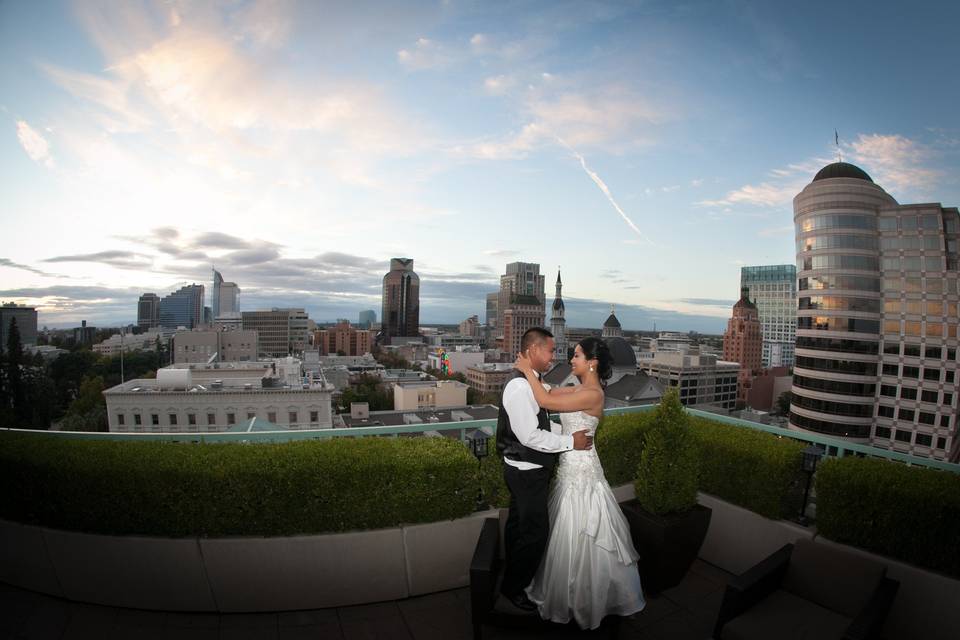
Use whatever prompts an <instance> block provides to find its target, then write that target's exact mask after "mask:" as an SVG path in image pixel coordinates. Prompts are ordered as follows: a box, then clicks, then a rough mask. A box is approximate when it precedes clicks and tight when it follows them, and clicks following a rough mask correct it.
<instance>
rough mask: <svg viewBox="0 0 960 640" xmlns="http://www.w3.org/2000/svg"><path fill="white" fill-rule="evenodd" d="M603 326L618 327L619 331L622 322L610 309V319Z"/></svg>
mask: <svg viewBox="0 0 960 640" xmlns="http://www.w3.org/2000/svg"><path fill="white" fill-rule="evenodd" d="M603 326H605V327H616V328H617V329H619V328H620V321H619V320H617V316H615V315H614V313H613V309H610V317H608V318H607V319H606V321H605V322H604V323H603Z"/></svg>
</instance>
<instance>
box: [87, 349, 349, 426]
mask: <svg viewBox="0 0 960 640" xmlns="http://www.w3.org/2000/svg"><path fill="white" fill-rule="evenodd" d="M103 393H104V396H105V397H106V401H107V417H108V424H109V429H110V431H120V432H124V431H132V432H154V433H156V432H164V433H168V432H172V433H180V432H217V431H227V430H229V429H230V428H231V427H234V426H235V425H237V424H240V423H242V422H245V421H250V420H252V419H254V418H258V419H260V420H266V421H267V422H270V423H272V424H274V425H277V426H278V427H279V428H283V429H329V428H332V427H333V416H332V412H331V406H330V405H331V403H330V399H331V395H332V393H333V385H330V384H327V383H325V382H323V381H322V380H317V379H315V378H308V377H302V375H301V367H300V361H299V360H297V359H295V358H281V359H278V360H274V361H265V362H241V363H218V364H211V365H178V366H173V367H167V368H164V369H160V370H159V371H158V372H157V377H156V379H142V378H141V379H137V380H130V381H129V382H126V383H124V384H120V385H117V386H115V387H112V388H110V389H107V390H106V391H104V392H103Z"/></svg>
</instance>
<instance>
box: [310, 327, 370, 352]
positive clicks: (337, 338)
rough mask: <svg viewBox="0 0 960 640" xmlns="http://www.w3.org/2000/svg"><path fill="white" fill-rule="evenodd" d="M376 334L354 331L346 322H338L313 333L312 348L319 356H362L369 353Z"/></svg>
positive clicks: (362, 330) (361, 330)
mask: <svg viewBox="0 0 960 640" xmlns="http://www.w3.org/2000/svg"><path fill="white" fill-rule="evenodd" d="M375 338H376V333H374V332H373V331H367V330H364V329H355V328H354V327H351V326H350V322H349V321H347V320H339V321H337V324H336V325H334V326H333V327H330V328H328V329H317V330H316V331H314V332H313V346H314V347H316V348H317V350H318V351H319V353H320V355H321V356H328V355H341V356H362V355H363V354H365V353H370V351H371V350H372V348H373V341H374V339H375Z"/></svg>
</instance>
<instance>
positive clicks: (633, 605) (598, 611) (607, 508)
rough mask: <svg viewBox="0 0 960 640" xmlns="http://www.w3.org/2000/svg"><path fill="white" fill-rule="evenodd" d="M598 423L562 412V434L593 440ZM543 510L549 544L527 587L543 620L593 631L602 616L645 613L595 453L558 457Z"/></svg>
mask: <svg viewBox="0 0 960 640" xmlns="http://www.w3.org/2000/svg"><path fill="white" fill-rule="evenodd" d="M599 422H600V420H599V419H598V418H595V417H593V416H591V415H589V414H586V413H584V412H582V411H576V412H572V413H561V414H560V423H561V425H562V426H563V433H564V434H565V435H569V434H571V433H573V432H574V431H580V430H582V429H587V430H588V431H589V432H590V433H591V435H592V434H593V433H594V432H595V431H596V429H597V425H598V424H599ZM548 508H549V513H550V539H549V542H548V543H547V550H546V552H545V553H544V556H543V560H542V561H541V562H540V568H539V569H538V570H537V574H536V576H535V577H534V579H533V582H532V583H531V584H530V586H529V587H527V595H528V596H529V597H530V599H531V600H532V601H533V602H534V603H536V604H537V605H538V608H539V610H540V616H541V617H542V618H543V619H544V620H552V621H553V622H560V623H567V622H569V621H570V619H571V618H573V619H574V620H576V621H577V624H578V625H580V628H581V629H595V628H596V627H598V626H599V625H600V621H601V620H603V618H604V616H607V615H621V616H627V615H630V614H632V613H636V612H637V611H640V610H641V609H643V607H644V605H645V604H646V603H645V601H644V599H643V591H642V589H641V587H640V574H639V572H638V571H637V558H638V557H639V555H638V554H637V551H636V549H634V547H633V541H632V539H631V538H630V526H629V525H628V524H627V520H626V518H624V516H623V513H622V512H621V511H620V506H619V504H617V500H616V498H615V497H614V496H613V491H611V490H610V485H609V484H608V483H607V480H606V478H605V477H604V475H603V467H602V466H601V465H600V458H599V457H598V456H597V450H596V448H593V449H589V450H587V451H576V450H574V451H567V452H564V453H562V454H560V463H559V466H558V468H557V477H556V483H555V484H554V486H553V489H552V490H551V492H550V501H549V507H548Z"/></svg>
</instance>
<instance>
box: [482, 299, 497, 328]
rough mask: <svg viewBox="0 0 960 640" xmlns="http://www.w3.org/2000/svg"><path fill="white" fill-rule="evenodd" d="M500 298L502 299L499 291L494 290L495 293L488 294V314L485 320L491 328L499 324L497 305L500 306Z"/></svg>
mask: <svg viewBox="0 0 960 640" xmlns="http://www.w3.org/2000/svg"><path fill="white" fill-rule="evenodd" d="M499 300H500V292H499V291H494V292H493V293H488V294H487V314H486V317H485V318H484V322H485V323H486V325H487V327H489V328H491V329H494V328H496V326H497V316H498V310H497V307H498V306H499Z"/></svg>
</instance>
